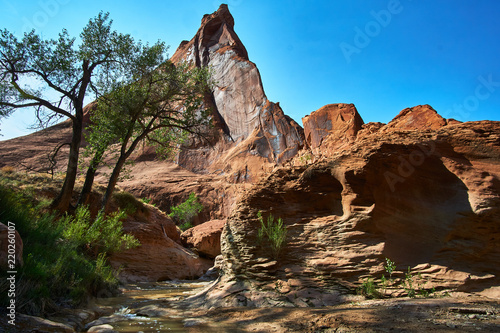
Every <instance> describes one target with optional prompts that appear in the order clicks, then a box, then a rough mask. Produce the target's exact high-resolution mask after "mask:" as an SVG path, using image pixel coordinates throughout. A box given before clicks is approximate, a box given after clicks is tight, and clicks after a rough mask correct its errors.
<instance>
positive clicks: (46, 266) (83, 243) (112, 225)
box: [0, 186, 135, 315]
mask: <svg viewBox="0 0 500 333" xmlns="http://www.w3.org/2000/svg"><path fill="white" fill-rule="evenodd" d="M26 195H27V194H26V192H16V191H14V190H12V189H9V188H6V187H4V186H0V222H3V223H4V224H5V223H7V221H11V222H14V223H15V225H16V230H17V231H18V232H19V234H20V235H21V238H22V240H23V244H24V249H23V259H24V265H23V266H22V267H18V268H17V275H16V281H17V290H16V298H17V311H19V312H21V313H26V314H33V315H43V314H46V313H48V312H53V311H55V310H57V309H58V308H60V307H61V306H77V305H83V304H84V303H85V302H86V301H87V300H88V298H89V297H91V296H96V295H98V294H99V292H102V291H107V292H111V293H112V292H114V291H116V290H117V286H118V280H117V279H116V272H114V271H113V269H112V268H111V267H110V266H109V265H108V264H107V260H106V258H107V253H109V252H108V251H115V250H117V249H118V248H121V246H122V245H123V244H124V243H123V242H125V246H129V245H133V244H135V242H134V241H133V240H131V239H130V237H131V236H126V237H125V238H122V236H123V231H122V230H121V222H120V220H119V218H120V217H122V216H123V214H121V213H118V214H116V215H112V216H110V217H109V218H105V217H104V216H100V217H98V218H97V219H96V220H95V221H92V220H91V219H90V217H89V214H88V210H87V209H84V208H82V209H80V210H79V211H78V212H77V214H76V215H75V216H74V217H66V218H63V219H57V218H56V217H55V216H54V215H51V214H48V213H42V210H41V209H40V205H38V206H37V200H36V199H35V197H28V196H26ZM92 222H93V223H92ZM87 233H88V234H89V235H87ZM96 237H98V240H96ZM92 241H93V243H92ZM89 242H90V243H89ZM127 244H128V245H127ZM89 246H90V247H89ZM5 274H6V273H5V271H4V270H2V271H1V272H0V289H1V295H0V303H1V306H2V307H3V306H6V305H7V302H8V301H9V300H8V299H7V292H4V291H5V289H6V287H7V285H6V282H7V281H6V277H5Z"/></svg>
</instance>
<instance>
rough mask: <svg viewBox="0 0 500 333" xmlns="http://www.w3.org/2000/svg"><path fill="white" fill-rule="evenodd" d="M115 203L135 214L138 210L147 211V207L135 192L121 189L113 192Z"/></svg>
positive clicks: (127, 211)
mask: <svg viewBox="0 0 500 333" xmlns="http://www.w3.org/2000/svg"><path fill="white" fill-rule="evenodd" d="M113 199H114V201H115V203H116V204H117V205H118V207H120V209H122V210H124V211H125V213H127V214H129V215H133V214H135V213H137V212H146V211H147V210H146V208H145V207H144V204H143V203H142V201H140V200H138V199H137V198H136V197H135V196H134V195H133V194H131V193H128V192H125V191H121V192H116V193H113Z"/></svg>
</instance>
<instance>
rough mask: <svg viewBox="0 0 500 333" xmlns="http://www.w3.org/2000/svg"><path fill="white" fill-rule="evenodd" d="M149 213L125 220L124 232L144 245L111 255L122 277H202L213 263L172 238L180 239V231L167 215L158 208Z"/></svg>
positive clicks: (141, 278)
mask: <svg viewBox="0 0 500 333" xmlns="http://www.w3.org/2000/svg"><path fill="white" fill-rule="evenodd" d="M147 212H149V213H146V214H145V215H144V216H136V217H135V218H133V217H129V218H128V219H127V220H126V221H125V222H124V223H123V229H124V231H125V232H127V233H130V234H132V235H134V236H135V237H136V238H137V239H138V240H139V242H140V243H141V245H140V246H139V247H136V248H133V249H129V250H126V251H123V252H119V253H115V254H113V255H112V256H111V257H110V263H111V265H112V266H113V267H114V268H117V269H118V268H121V270H120V279H121V280H122V281H126V282H137V281H149V282H152V281H162V280H174V279H193V278H197V277H200V276H202V275H203V274H204V273H205V272H206V270H207V269H208V268H210V267H211V265H212V263H211V262H210V261H207V260H205V259H202V258H200V257H199V256H198V255H196V254H195V253H193V252H192V251H190V250H188V249H185V248H184V247H182V246H181V245H179V244H178V243H177V242H176V241H174V240H173V239H176V238H177V239H179V233H178V232H177V228H176V226H175V224H174V223H173V222H172V220H171V219H170V218H169V217H168V216H166V215H165V214H164V213H161V212H159V211H157V210H155V209H150V210H147ZM172 238H173V239H172Z"/></svg>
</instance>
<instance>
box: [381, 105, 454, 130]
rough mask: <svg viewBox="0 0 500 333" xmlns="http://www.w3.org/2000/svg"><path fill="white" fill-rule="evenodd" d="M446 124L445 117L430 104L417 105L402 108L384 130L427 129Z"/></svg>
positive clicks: (438, 127)
mask: <svg viewBox="0 0 500 333" xmlns="http://www.w3.org/2000/svg"><path fill="white" fill-rule="evenodd" d="M446 125H447V121H446V119H444V118H443V117H441V116H440V115H439V114H438V113H437V112H436V110H434V109H433V108H432V106H430V105H428V104H425V105H417V106H415V107H412V108H406V109H404V110H402V111H401V112H400V113H399V114H398V115H397V116H396V117H394V119H393V120H391V121H390V122H389V123H388V124H387V125H386V126H384V131H391V130H394V129H398V130H429V129H440V128H441V127H443V126H446Z"/></svg>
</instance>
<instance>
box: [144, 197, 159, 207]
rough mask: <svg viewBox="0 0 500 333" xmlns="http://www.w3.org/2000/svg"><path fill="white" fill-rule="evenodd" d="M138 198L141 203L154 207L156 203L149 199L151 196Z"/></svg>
mask: <svg viewBox="0 0 500 333" xmlns="http://www.w3.org/2000/svg"><path fill="white" fill-rule="evenodd" d="M140 200H141V202H142V203H145V204H148V205H151V206H153V207H156V204H155V203H154V202H153V200H151V198H141V199H140Z"/></svg>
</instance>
